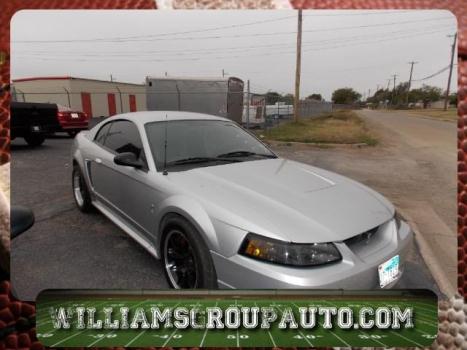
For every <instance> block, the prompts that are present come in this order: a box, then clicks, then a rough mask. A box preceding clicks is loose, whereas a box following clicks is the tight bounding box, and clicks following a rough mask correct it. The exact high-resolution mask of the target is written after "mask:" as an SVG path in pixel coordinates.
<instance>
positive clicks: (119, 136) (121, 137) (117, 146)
mask: <svg viewBox="0 0 467 350" xmlns="http://www.w3.org/2000/svg"><path fill="white" fill-rule="evenodd" d="M110 124H111V126H110V129H109V131H108V133H107V136H106V138H105V140H104V146H105V147H106V148H107V149H109V150H110V151H113V152H115V153H124V152H131V153H133V154H135V155H136V157H137V158H138V159H140V160H142V161H143V162H144V163H146V157H145V154H144V150H143V143H142V141H141V138H140V135H139V131H138V129H137V127H136V125H135V124H133V123H132V122H130V121H128V120H117V121H115V122H112V123H110Z"/></svg>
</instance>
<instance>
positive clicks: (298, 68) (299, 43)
mask: <svg viewBox="0 0 467 350" xmlns="http://www.w3.org/2000/svg"><path fill="white" fill-rule="evenodd" d="M297 26H298V28H297V64H296V69H295V99H294V110H293V113H294V121H295V122H298V118H299V111H298V108H299V104H300V72H301V64H302V9H299V10H298V24H297Z"/></svg>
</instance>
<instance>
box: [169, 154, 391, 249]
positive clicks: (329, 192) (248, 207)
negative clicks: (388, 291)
mask: <svg viewBox="0 0 467 350" xmlns="http://www.w3.org/2000/svg"><path fill="white" fill-rule="evenodd" d="M168 178H169V180H170V181H171V182H172V183H173V184H174V185H175V186H176V188H177V189H178V190H179V191H181V192H182V193H183V194H185V195H190V196H192V197H195V198H196V199H197V200H198V201H200V202H201V203H203V205H204V206H205V207H206V208H207V210H208V213H209V214H210V216H211V217H212V218H215V219H217V220H220V221H223V222H226V223H227V224H230V225H233V226H236V227H239V228H241V229H243V230H246V231H250V232H255V233H258V234H263V235H267V236H269V237H272V238H276V239H281V240H286V241H291V242H297V243H309V242H331V241H342V240H345V239H347V238H350V237H352V236H355V235H357V234H360V233H363V232H365V231H367V230H370V229H372V228H374V227H376V226H378V225H380V224H382V223H383V222H385V221H387V220H389V219H390V218H391V217H392V216H393V214H394V209H393V207H392V205H391V204H390V203H389V202H388V201H387V200H386V199H385V198H384V197H382V196H381V195H379V194H378V193H376V192H374V191H372V190H371V189H369V188H367V187H365V186H363V185H362V184H359V183H357V182H355V181H353V180H350V179H348V178H345V177H343V176H340V175H337V174H335V173H331V172H328V171H325V170H323V169H319V168H316V167H312V166H309V165H306V164H302V163H298V162H294V161H290V160H286V159H280V158H277V159H268V160H258V161H247V162H241V163H231V164H226V165H218V166H209V167H201V168H196V169H192V170H188V171H181V172H171V173H169V176H168Z"/></svg>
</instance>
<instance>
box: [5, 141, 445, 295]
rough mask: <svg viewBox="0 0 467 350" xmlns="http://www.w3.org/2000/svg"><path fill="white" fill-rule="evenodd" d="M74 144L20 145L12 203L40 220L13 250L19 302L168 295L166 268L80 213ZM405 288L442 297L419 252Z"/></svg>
mask: <svg viewBox="0 0 467 350" xmlns="http://www.w3.org/2000/svg"><path fill="white" fill-rule="evenodd" d="M70 144H71V139H69V138H60V137H56V138H51V139H47V140H46V143H45V144H44V146H43V147H40V148H36V149H31V148H29V147H27V146H26V145H25V144H24V142H23V141H22V140H14V141H13V143H12V148H11V149H12V155H13V157H12V158H13V161H12V165H11V177H12V187H11V197H12V203H13V204H22V205H27V206H29V207H31V208H32V209H33V210H34V212H35V215H36V219H37V220H36V224H35V225H34V226H33V227H32V228H31V229H30V230H29V231H27V232H26V233H24V234H23V235H22V236H20V237H18V238H17V239H15V240H14V241H13V243H12V254H11V270H12V276H11V278H12V282H13V287H14V289H15V291H16V293H17V294H18V296H19V297H20V298H21V299H24V300H32V299H34V298H35V297H36V295H37V293H38V292H40V291H41V290H43V289H45V288H102V289H105V288H107V289H108V288H112V289H126V288H132V289H133V288H144V289H161V288H167V283H166V281H165V278H164V275H163V270H162V266H161V264H160V262H159V261H157V260H155V259H154V258H153V257H152V256H150V255H149V254H148V253H147V252H146V251H145V250H144V249H143V248H141V247H140V246H139V245H138V244H137V243H135V242H134V241H133V240H132V239H131V238H129V237H128V236H127V235H126V234H124V233H123V232H122V231H121V230H120V229H118V228H117V227H116V226H115V225H113V224H112V223H111V222H110V221H109V220H107V219H106V218H105V217H104V216H103V215H100V214H98V213H94V214H90V215H86V214H82V213H81V212H79V211H78V210H77V209H76V208H75V206H74V203H73V198H72V193H71V189H70V177H71V168H70V155H69V150H70ZM378 148H379V146H378ZM381 148H382V147H381ZM277 151H278V152H279V153H288V157H289V158H299V159H300V158H303V159H302V160H303V161H305V162H311V163H317V165H323V167H324V168H327V169H330V170H339V172H341V173H343V174H345V175H348V176H351V177H352V175H355V172H354V170H355V168H357V169H359V168H361V166H360V167H359V166H358V164H359V163H360V164H362V165H365V164H366V166H368V167H375V165H374V163H375V164H376V168H377V169H378V167H379V166H378V164H379V163H378V162H380V161H381V158H380V157H378V156H377V155H373V156H371V154H372V152H375V150H374V149H345V150H340V149H321V148H309V149H308V148H306V149H294V150H293V152H292V147H277ZM368 152H370V153H368ZM346 154H353V156H352V157H348V156H346ZM353 158H355V159H353ZM363 174H364V175H365V176H360V175H361V174H357V175H359V176H355V177H356V178H358V177H361V178H362V180H363V182H365V183H367V184H370V185H371V184H372V183H373V182H375V181H376V179H378V178H379V177H381V179H383V178H386V177H388V173H387V171H384V172H381V174H380V173H378V172H372V171H368V172H363ZM382 183H384V181H382ZM376 187H378V186H376ZM376 187H375V188H376ZM383 187H384V186H383ZM386 189H387V188H386ZM382 192H383V193H384V194H385V195H387V193H385V192H384V191H382ZM388 197H390V196H388ZM391 199H392V198H391ZM397 287H399V288H428V289H432V290H435V291H436V292H438V293H439V291H438V289H437V286H436V284H435V282H434V280H433V279H432V278H431V276H430V273H429V271H428V269H427V267H426V266H425V264H424V263H423V260H422V259H421V257H420V255H419V253H418V250H417V249H416V247H414V249H413V251H412V252H411V254H410V259H409V261H408V262H407V265H406V271H405V274H404V276H403V279H402V280H401V281H400V283H399V284H398V286H397Z"/></svg>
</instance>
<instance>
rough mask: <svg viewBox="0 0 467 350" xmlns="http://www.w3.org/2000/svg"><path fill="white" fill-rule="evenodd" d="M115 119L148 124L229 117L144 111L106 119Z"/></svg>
mask: <svg viewBox="0 0 467 350" xmlns="http://www.w3.org/2000/svg"><path fill="white" fill-rule="evenodd" d="M115 119H128V120H131V121H133V122H134V123H136V124H146V123H151V122H159V121H166V120H167V121H172V120H223V121H228V120H229V119H227V118H222V117H218V116H215V115H210V114H204V113H194V112H184V111H144V112H132V113H123V114H117V115H114V116H112V117H110V118H106V119H105V121H106V122H108V121H111V120H115Z"/></svg>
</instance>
